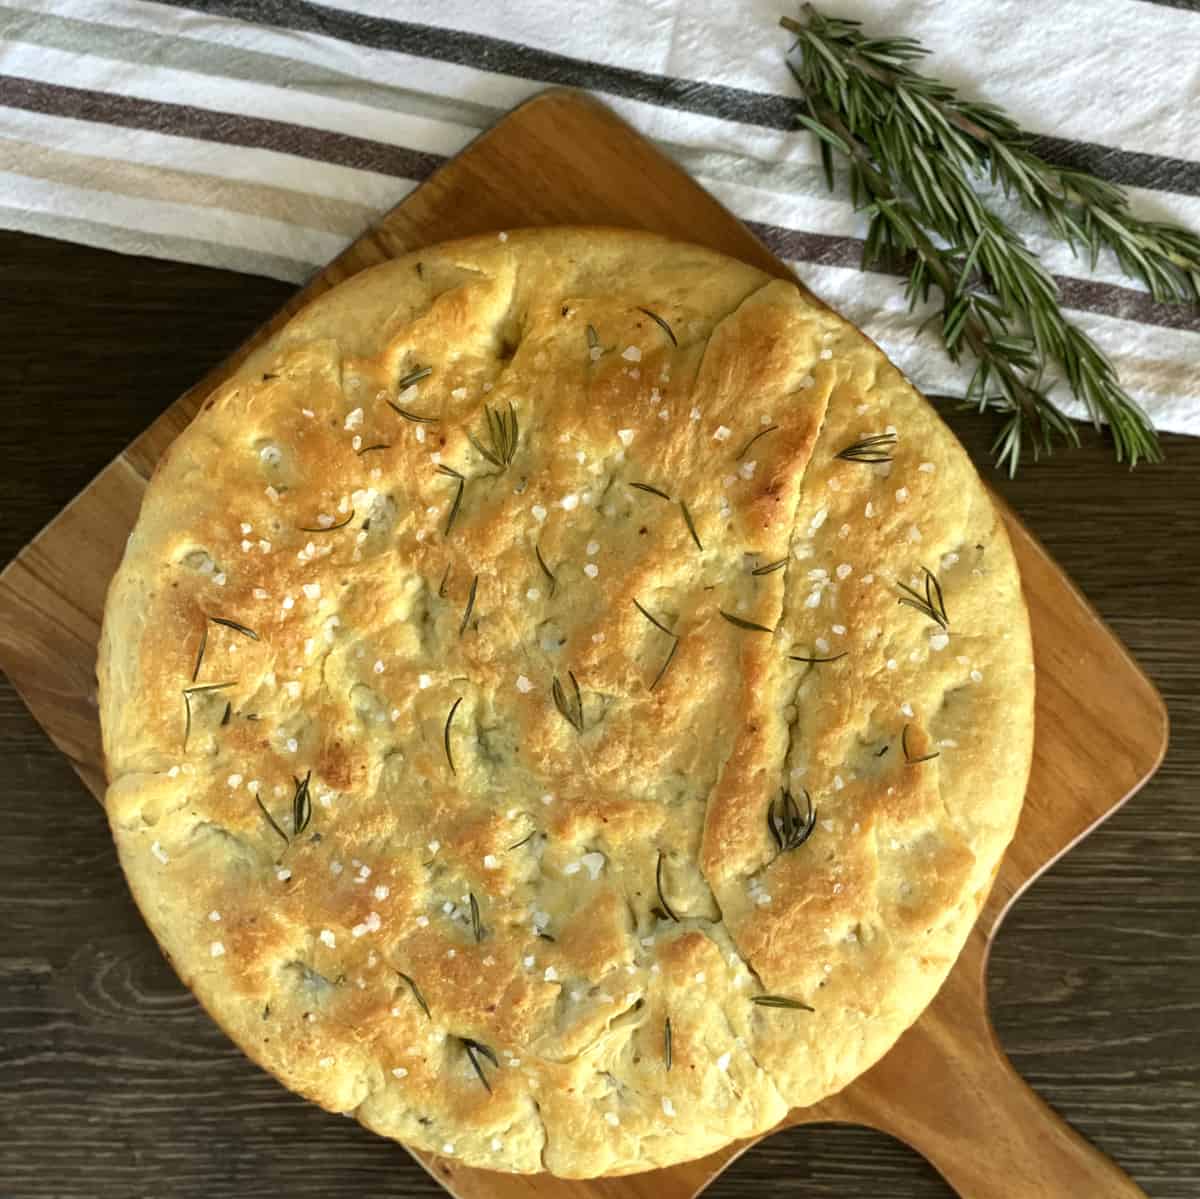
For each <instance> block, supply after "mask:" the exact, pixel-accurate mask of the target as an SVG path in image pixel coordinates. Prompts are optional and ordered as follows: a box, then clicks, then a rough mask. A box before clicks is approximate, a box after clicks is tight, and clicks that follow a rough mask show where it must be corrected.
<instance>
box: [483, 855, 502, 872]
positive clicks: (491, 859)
mask: <svg viewBox="0 0 1200 1199" xmlns="http://www.w3.org/2000/svg"><path fill="white" fill-rule="evenodd" d="M499 865H500V863H499V862H498V861H497V860H496V855H495V854H494V853H485V854H484V855H483V868H484V869H485V870H495V869H496V867H497V866H499Z"/></svg>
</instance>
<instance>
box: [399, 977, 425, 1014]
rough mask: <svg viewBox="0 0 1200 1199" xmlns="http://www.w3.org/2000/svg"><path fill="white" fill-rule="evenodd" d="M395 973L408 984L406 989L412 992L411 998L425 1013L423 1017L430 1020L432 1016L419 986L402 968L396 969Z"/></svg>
mask: <svg viewBox="0 0 1200 1199" xmlns="http://www.w3.org/2000/svg"><path fill="white" fill-rule="evenodd" d="M396 973H397V974H398V975H400V977H401V978H402V979H404V981H405V982H406V983H407V984H408V989H409V990H410V991H411V992H412V993H413V998H414V999H415V1000H416V1001H417V1006H418V1007H419V1008H420V1009H421V1011H423V1012H424V1013H425V1018H426V1019H427V1020H432V1019H433V1016H431V1015H430V1013H429V1004H427V1003H426V1002H425V996H424V995H422V994H421V989H420V987H418V986H417V984H416V983H415V982H414V981H413V980H412V979H411V978H410V977H409V976H408V975H407V974H405V973H404V971H403V970H397V971H396Z"/></svg>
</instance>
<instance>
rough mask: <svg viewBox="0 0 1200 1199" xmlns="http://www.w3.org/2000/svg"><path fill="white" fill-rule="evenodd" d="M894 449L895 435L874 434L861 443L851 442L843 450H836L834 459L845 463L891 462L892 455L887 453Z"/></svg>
mask: <svg viewBox="0 0 1200 1199" xmlns="http://www.w3.org/2000/svg"><path fill="white" fill-rule="evenodd" d="M895 447H896V434H895V433H876V434H874V435H872V436H871V437H864V438H863V439H862V440H861V441H855V442H851V444H850V445H848V446H846V447H845V448H844V449H841V450H838V452H837V453H836V454H834V457H835V458H842V459H844V460H845V461H847V462H891V460H892V455H891V454H890V453H889V452H888V451H889V450H892V449H895Z"/></svg>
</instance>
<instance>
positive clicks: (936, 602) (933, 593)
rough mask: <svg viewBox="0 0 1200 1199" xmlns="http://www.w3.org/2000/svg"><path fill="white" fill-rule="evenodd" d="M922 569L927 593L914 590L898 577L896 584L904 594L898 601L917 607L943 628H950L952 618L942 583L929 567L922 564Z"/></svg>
mask: <svg viewBox="0 0 1200 1199" xmlns="http://www.w3.org/2000/svg"><path fill="white" fill-rule="evenodd" d="M921 569H922V570H923V571H924V572H925V594H924V595H921V593H920V592H919V591H914V590H913V588H911V587H910V586H909V585H908V584H907V583H902V582H900V580H899V579H897V580H896V586H897V587H899V588H900V590H901V591H903V592H904V594H903V595H902V596H901V597H900V598H899V599H898V600H897V601H896V602H897V603H898V604H907V605H908V606H909V607H910V608H916V610H917V611H918V612H921V613H923V614H924V615H926V616H928V617H929V619H930V620H932V621H935V622H936V623H937V624H939V625H941V627H942V628H943V629H946V630H949V628H950V618H949V616H947V615H946V599H945V597H944V596H943V595H942V585H941V583H939V582H938V581H937V576H936V575H935V574H934V573H933V571H931V570H930V569H929V567H927V566H922V567H921Z"/></svg>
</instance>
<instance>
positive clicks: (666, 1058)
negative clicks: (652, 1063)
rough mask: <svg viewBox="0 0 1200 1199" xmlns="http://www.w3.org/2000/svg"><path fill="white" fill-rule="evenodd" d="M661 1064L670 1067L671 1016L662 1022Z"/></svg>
mask: <svg viewBox="0 0 1200 1199" xmlns="http://www.w3.org/2000/svg"><path fill="white" fill-rule="evenodd" d="M663 1065H665V1066H666V1068H667V1069H668V1070H670V1069H671V1017H670V1016H668V1017H667V1018H666V1021H665V1022H664V1023H663Z"/></svg>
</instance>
